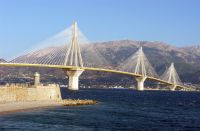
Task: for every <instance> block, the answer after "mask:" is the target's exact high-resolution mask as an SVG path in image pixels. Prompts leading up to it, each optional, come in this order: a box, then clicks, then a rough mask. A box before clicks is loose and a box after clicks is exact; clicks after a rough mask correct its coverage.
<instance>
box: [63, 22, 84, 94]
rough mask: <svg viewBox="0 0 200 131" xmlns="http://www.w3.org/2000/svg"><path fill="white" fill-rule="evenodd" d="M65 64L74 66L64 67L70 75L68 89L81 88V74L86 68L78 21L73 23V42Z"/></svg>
mask: <svg viewBox="0 0 200 131" xmlns="http://www.w3.org/2000/svg"><path fill="white" fill-rule="evenodd" d="M64 65H65V66H72V69H64V72H65V73H66V75H67V76H68V81H69V82H68V87H69V88H68V89H69V90H79V86H78V85H79V76H80V75H81V74H82V73H83V71H84V70H83V69H82V68H83V59H82V55H81V49H80V45H79V43H78V27H77V23H76V22H74V23H73V27H72V37H71V42H70V45H69V48H68V50H67V53H66V55H65V61H64Z"/></svg>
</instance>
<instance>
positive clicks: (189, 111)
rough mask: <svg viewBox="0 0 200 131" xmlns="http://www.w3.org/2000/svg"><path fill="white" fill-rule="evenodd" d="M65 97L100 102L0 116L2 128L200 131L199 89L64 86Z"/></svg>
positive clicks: (51, 130) (63, 94)
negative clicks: (83, 87) (174, 89)
mask: <svg viewBox="0 0 200 131" xmlns="http://www.w3.org/2000/svg"><path fill="white" fill-rule="evenodd" d="M62 96H63V97H64V98H72V99H94V100H97V101H98V104H96V105H84V106H74V107H49V108H39V109H34V110H28V111H21V112H17V113H11V114H6V115H0V130H8V131H9V130H30V131H31V130H33V131H34V130H42V131H45V130H46V131H53V130H56V131H64V130H70V131H73V130H75V131H79V130H80V131H82V130H86V131H90V130H91V131H93V130H97V131H98V130H99V131H109V130H113V131H117V130H121V131H126V130H133V131H134V130H153V131H157V130H162V131H169V130H177V131H179V130H181V131H182V130H186V131H193V130H196V131H199V130H200V93H199V92H177V91H174V92H170V91H135V90H131V89H81V90H79V91H67V90H66V88H62Z"/></svg>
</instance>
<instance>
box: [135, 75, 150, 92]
mask: <svg viewBox="0 0 200 131" xmlns="http://www.w3.org/2000/svg"><path fill="white" fill-rule="evenodd" d="M146 78H147V77H137V78H136V81H137V87H136V90H138V91H143V90H144V82H145V80H146Z"/></svg>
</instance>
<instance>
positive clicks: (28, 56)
mask: <svg viewBox="0 0 200 131" xmlns="http://www.w3.org/2000/svg"><path fill="white" fill-rule="evenodd" d="M106 62H107V61H106V60H105V58H104V57H102V56H101V54H100V53H99V52H98V51H97V50H96V49H95V48H94V46H92V45H91V44H90V42H89V40H88V39H87V38H86V37H85V36H84V35H83V33H82V32H81V31H80V30H79V29H78V27H77V23H76V22H75V23H74V24H73V25H72V26H71V27H69V28H67V29H65V30H64V31H62V32H60V33H58V34H56V35H55V36H52V37H50V38H49V39H47V40H45V41H43V42H41V43H40V44H39V46H37V47H36V48H33V49H30V50H27V51H25V52H24V53H22V54H20V55H18V56H15V57H14V58H12V59H11V60H9V61H8V62H4V63H0V66H8V67H48V68H59V69H62V70H63V71H64V72H65V73H66V75H67V76H68V78H69V85H68V87H69V89H70V90H78V89H79V86H78V83H79V76H80V75H81V74H82V72H83V71H85V70H92V71H101V72H111V73H117V74H124V75H129V76H133V77H135V79H136V81H137V90H144V82H145V81H146V80H147V79H148V80H152V81H156V82H159V83H162V84H166V85H168V86H170V87H171V90H175V89H176V87H181V88H187V87H185V86H183V84H182V82H181V80H180V78H179V76H178V74H177V72H176V70H175V67H174V64H173V63H172V64H171V66H170V67H169V69H167V70H166V71H165V72H164V74H163V75H162V76H161V77H159V76H158V75H157V73H156V72H155V70H154V68H153V67H152V66H151V63H150V62H149V60H148V59H147V57H146V55H145V53H144V52H143V49H142V47H140V48H139V49H138V51H137V52H136V53H135V54H133V55H132V56H130V57H129V58H128V59H127V60H126V61H125V62H124V63H122V64H121V65H120V66H119V67H118V70H112V69H104V68H102V67H101V65H103V64H102V63H106Z"/></svg>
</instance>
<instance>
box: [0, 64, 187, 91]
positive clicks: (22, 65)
mask: <svg viewBox="0 0 200 131" xmlns="http://www.w3.org/2000/svg"><path fill="white" fill-rule="evenodd" d="M0 66H6V67H43V68H58V69H70V70H72V69H77V67H74V66H64V65H45V64H24V63H0ZM79 69H83V70H91V71H101V72H110V73H116V74H123V75H129V76H134V77H141V75H139V74H135V73H131V72H124V71H117V70H111V69H102V68H92V67H82V68H79ZM147 79H149V80H153V81H157V82H160V83H163V84H166V85H173V83H169V82H167V81H164V80H161V79H159V78H154V77H148V76H147ZM177 87H181V88H187V87H185V86H182V85H177Z"/></svg>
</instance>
